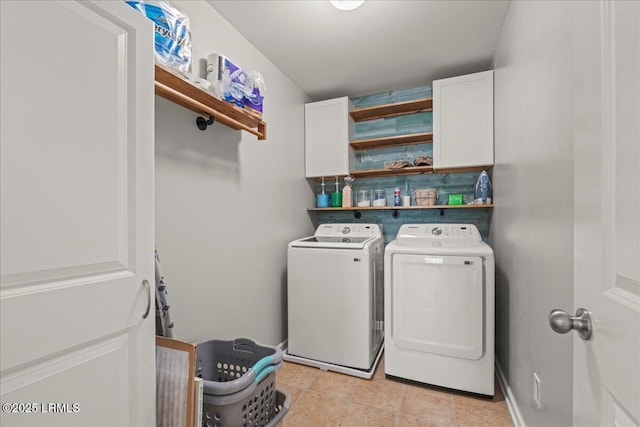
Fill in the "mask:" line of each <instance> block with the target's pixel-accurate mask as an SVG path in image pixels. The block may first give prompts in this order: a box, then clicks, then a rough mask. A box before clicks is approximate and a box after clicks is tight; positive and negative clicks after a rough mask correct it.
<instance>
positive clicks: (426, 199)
mask: <svg viewBox="0 0 640 427" xmlns="http://www.w3.org/2000/svg"><path fill="white" fill-rule="evenodd" d="M437 203H438V192H437V191H436V190H435V189H433V188H425V189H421V190H416V205H417V206H434V205H435V204H437Z"/></svg>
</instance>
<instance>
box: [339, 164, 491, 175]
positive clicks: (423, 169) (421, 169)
mask: <svg viewBox="0 0 640 427" xmlns="http://www.w3.org/2000/svg"><path fill="white" fill-rule="evenodd" d="M490 167H491V166H489V165H487V166H468V167H460V168H439V169H434V168H433V166H411V167H408V168H401V169H367V170H358V171H351V172H350V173H349V175H351V176H352V177H354V178H370V177H377V176H393V175H421V174H425V173H462V172H480V171H483V170H487V169H489V168H490Z"/></svg>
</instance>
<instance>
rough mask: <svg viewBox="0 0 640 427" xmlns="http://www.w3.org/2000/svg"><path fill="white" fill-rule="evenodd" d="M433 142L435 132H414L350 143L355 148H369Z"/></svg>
mask: <svg viewBox="0 0 640 427" xmlns="http://www.w3.org/2000/svg"><path fill="white" fill-rule="evenodd" d="M428 142H433V132H424V133H412V134H409V135H396V136H387V137H382V138H371V139H359V140H354V141H351V142H350V143H349V145H350V146H351V148H353V149H354V150H368V149H371V148H383V147H396V146H398V145H412V144H422V143H428Z"/></svg>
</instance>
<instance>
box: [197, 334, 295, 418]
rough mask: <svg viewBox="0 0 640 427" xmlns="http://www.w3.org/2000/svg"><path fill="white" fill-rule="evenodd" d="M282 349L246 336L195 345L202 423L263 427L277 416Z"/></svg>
mask: <svg viewBox="0 0 640 427" xmlns="http://www.w3.org/2000/svg"><path fill="white" fill-rule="evenodd" d="M282 363H283V362H282V351H280V349H278V348H276V347H269V346H264V345H260V344H257V343H255V342H254V341H252V340H250V339H247V338H238V339H235V340H233V341H221V340H209V341H204V342H202V343H199V344H198V345H197V348H196V376H198V377H201V378H202V379H203V389H204V393H203V408H202V409H203V410H202V414H203V420H202V421H203V426H206V427H210V426H211V427H239V426H242V427H245V426H246V427H249V426H251V427H256V426H257V427H264V426H267V425H268V423H269V422H270V421H271V420H273V419H274V418H275V416H276V406H277V392H276V374H275V373H276V371H277V370H278V369H280V368H281V367H282Z"/></svg>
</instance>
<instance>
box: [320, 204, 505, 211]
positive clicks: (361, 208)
mask: <svg viewBox="0 0 640 427" xmlns="http://www.w3.org/2000/svg"><path fill="white" fill-rule="evenodd" d="M486 208H493V204H486V205H476V204H473V205H433V206H367V207H357V206H356V207H352V208H308V209H307V211H310V212H311V211H317V212H329V211H382V210H387V211H388V210H415V209H486Z"/></svg>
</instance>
